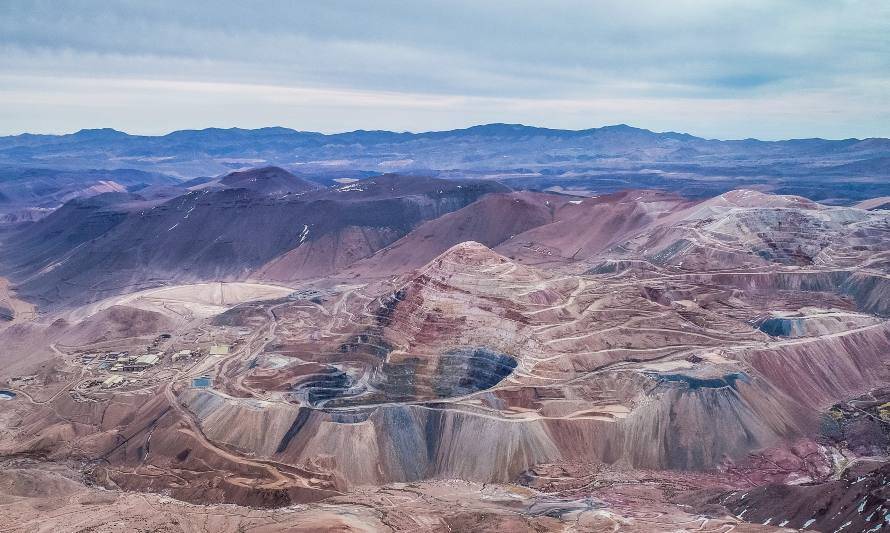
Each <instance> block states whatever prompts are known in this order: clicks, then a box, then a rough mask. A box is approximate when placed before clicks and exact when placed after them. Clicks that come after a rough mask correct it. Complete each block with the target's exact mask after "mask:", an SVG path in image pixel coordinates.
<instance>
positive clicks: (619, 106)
mask: <svg viewBox="0 0 890 533" xmlns="http://www.w3.org/2000/svg"><path fill="white" fill-rule="evenodd" d="M888 36H890V4H888V3H887V2H883V1H881V0H869V1H853V0H850V1H826V2H808V1H797V2H794V1H790V2H781V3H777V2H769V1H746V2H734V1H724V2H691V1H685V2H682V1H681V2H657V1H652V2H625V3H617V2H616V3H612V2H586V1H577V2H576V1H557V2H546V3H544V2H469V1H467V2H448V3H440V2H421V1H414V2H398V1H392V0H391V1H382V2H373V3H368V2H313V3H305V5H300V4H298V3H295V2H258V3H249V2H227V1H221V2H213V3H207V4H206V5H203V6H202V5H198V3H195V2H157V1H152V2H148V1H142V2H140V1H131V2H120V3H106V2H87V1H78V2H61V1H58V2H34V1H22V2H17V1H7V2H4V3H3V4H2V5H0V72H2V75H0V123H2V127H0V130H2V133H19V132H22V131H47V132H64V131H72V130H76V129H79V128H82V127H97V126H111V127H115V128H119V129H123V130H127V131H131V132H138V133H163V132H166V131H170V130H173V129H179V128H195V127H205V126H221V127H226V126H241V127H256V126H266V125H273V124H274V125H284V126H289V127H294V128H297V129H312V130H320V131H341V130H344V129H356V128H365V129H376V128H380V129H408V130H415V131H416V130H430V129H443V128H453V127H461V126H466V125H469V124H474V123H481V122H492V121H497V122H524V123H531V124H535V125H545V126H551V127H564V128H585V127H592V126H598V125H602V124H606V123H618V122H627V123H633V124H635V125H639V126H643V127H648V128H652V129H672V130H682V131H689V132H691V133H695V134H698V135H704V136H711V137H720V138H737V137H749V136H753V137H760V138H784V137H801V136H823V137H835V138H837V137H848V136H857V137H866V136H890V129H888V128H890V106H888V102H890V37H888Z"/></svg>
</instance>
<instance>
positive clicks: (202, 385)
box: [192, 376, 213, 389]
mask: <svg viewBox="0 0 890 533" xmlns="http://www.w3.org/2000/svg"><path fill="white" fill-rule="evenodd" d="M211 384H213V381H212V380H211V379H210V378H208V377H207V376H201V377H199V378H195V379H193V380H192V388H195V389H207V388H210V385H211Z"/></svg>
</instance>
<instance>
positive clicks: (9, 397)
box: [0, 390, 15, 400]
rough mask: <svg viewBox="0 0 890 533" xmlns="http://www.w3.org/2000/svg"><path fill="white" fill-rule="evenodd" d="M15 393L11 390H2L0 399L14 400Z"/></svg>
mask: <svg viewBox="0 0 890 533" xmlns="http://www.w3.org/2000/svg"><path fill="white" fill-rule="evenodd" d="M14 399H15V393H14V392H12V391H11V390H0V400H14Z"/></svg>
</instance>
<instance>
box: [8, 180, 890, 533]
mask: <svg viewBox="0 0 890 533" xmlns="http://www.w3.org/2000/svg"><path fill="white" fill-rule="evenodd" d="M278 170H280V169H278ZM282 172H283V174H282ZM243 174H244V173H238V175H237V176H235V177H236V178H238V179H237V180H233V179H232V178H231V177H227V178H224V179H222V180H220V181H219V183H217V184H215V185H213V186H212V187H210V188H207V186H206V184H201V185H200V186H199V187H197V188H196V189H195V190H191V191H184V192H183V194H182V195H181V196H177V197H174V198H172V199H168V200H163V201H159V200H156V199H147V198H144V197H142V198H133V197H114V196H111V197H107V199H103V200H101V201H98V200H76V201H72V202H71V203H69V204H66V205H65V206H64V207H62V208H60V209H58V210H56V211H54V212H53V213H51V214H49V215H48V216H46V217H45V218H43V219H41V220H39V221H36V222H29V223H28V224H25V225H24V226H22V227H14V228H11V229H8V230H7V231H6V232H5V233H4V234H3V248H2V250H3V253H4V254H5V258H4V259H3V260H2V261H0V263H2V265H3V269H4V270H3V273H4V274H5V275H6V276H7V277H6V278H4V279H3V280H2V283H0V313H2V314H0V347H2V348H0V363H2V364H0V461H2V469H0V509H2V512H0V529H2V530H4V531H118V530H127V531H200V530H203V531H285V530H286V531H322V530H324V531H327V530H331V531H511V532H512V531H639V532H649V531H686V530H695V531H711V532H729V531H735V532H754V531H779V530H798V529H811V530H818V531H845V532H852V531H869V532H878V531H887V528H890V503H888V497H890V488H888V476H890V462H888V454H890V367H888V364H890V321H888V318H887V317H888V315H890V211H883V210H880V209H872V210H866V209H864V208H860V207H840V206H828V205H823V204H819V203H816V202H812V201H810V200H807V199H805V198H802V197H797V196H782V195H774V194H766V193H763V192H758V191H754V190H734V191H730V192H726V193H724V194H721V195H719V196H715V197H713V198H708V199H703V200H702V199H697V200H690V199H688V198H685V197H682V196H679V195H676V194H673V193H667V192H661V191H650V190H632V191H624V192H619V193H614V194H607V195H600V196H593V197H580V196H568V195H565V194H558V193H553V192H532V191H510V190H507V189H506V188H504V187H502V186H499V185H497V184H495V183H494V182H474V181H463V182H462V181H445V180H433V179H420V178H410V177H400V176H385V177H382V178H369V179H367V180H364V181H356V182H351V183H349V184H348V185H345V186H342V185H341V186H335V187H333V188H328V189H325V188H322V187H315V186H313V187H309V186H305V184H304V183H300V184H299V185H300V186H299V187H298V189H299V191H298V192H296V193H294V194H291V193H288V192H283V191H282V190H281V187H285V188H287V186H288V185H289V183H288V182H287V178H294V179H295V177H294V176H292V175H290V174H289V173H286V172H284V171H281V172H278V171H277V170H276V171H274V172H272V171H269V170H268V169H263V170H262V172H260V173H258V174H257V176H254V177H253V178H250V176H248V178H249V179H248V178H245V177H244V176H243ZM269 176H272V177H274V179H275V180H277V181H275V185H276V187H277V188H275V189H274V191H273V192H267V191H263V190H250V189H246V188H244V183H250V184H256V183H264V182H263V180H264V179H272V178H269ZM282 180H283V181H282ZM232 181H234V182H236V183H235V184H234V185H232V184H228V185H227V183H228V182H232ZM282 183H283V184H282ZM290 185H292V183H291V184H290ZM214 187H215V188H214ZM319 209H325V210H326V211H324V213H325V214H324V218H322V217H321V216H320V215H318V212H319V211H318V210H319ZM245 221H246V222H245ZM248 223H249V224H251V225H249V226H246V225H245V224H248ZM168 228H169V229H168ZM138 231H143V232H145V233H144V234H141V235H138V236H137V232H138ZM126 242H129V243H130V245H129V246H124V245H123V244H122V243H126ZM239 243H244V245H243V246H246V247H247V248H244V250H247V251H244V252H243V255H238V257H236V258H235V259H234V260H233V258H232V256H231V255H230V254H229V252H228V250H231V249H234V248H233V247H235V246H239ZM239 253H241V252H239ZM128 254H133V256H132V257H130V256H129V255H128ZM177 263H179V264H181V265H182V266H183V268H182V269H181V270H175V269H173V268H172V266H171V265H174V264H177ZM140 265H141V266H140ZM109 269H111V270H113V271H114V273H113V274H108V275H106V273H107V272H109Z"/></svg>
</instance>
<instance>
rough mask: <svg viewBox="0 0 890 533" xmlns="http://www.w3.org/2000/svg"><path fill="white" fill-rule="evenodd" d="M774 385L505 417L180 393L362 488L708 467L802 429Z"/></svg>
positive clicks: (239, 437) (227, 440) (670, 388)
mask: <svg viewBox="0 0 890 533" xmlns="http://www.w3.org/2000/svg"><path fill="white" fill-rule="evenodd" d="M618 379H641V378H640V377H639V376H636V377H631V376H628V377H627V378H620V377H619V378H618ZM730 382H731V384H730ZM768 388H769V385H768V384H767V383H766V382H764V381H762V380H744V381H743V380H734V379H732V378H726V379H723V380H721V379H714V380H702V383H701V384H698V385H697V386H690V384H689V383H687V382H685V381H661V380H656V379H651V380H650V381H649V389H650V392H649V393H648V394H643V395H642V396H641V397H640V398H638V401H639V403H640V405H638V406H637V407H636V408H635V409H634V410H633V411H632V412H631V414H630V415H629V416H627V417H626V418H613V419H609V418H608V417H605V416H583V415H579V416H575V417H558V418H557V417H542V416H537V415H535V416H525V417H516V418H502V417H499V416H496V415H492V414H489V412H487V411H484V410H479V409H474V408H472V407H470V406H465V405H461V404H449V403H431V404H425V405H419V404H401V405H399V404H389V405H381V406H377V407H367V408H357V409H355V410H349V411H343V410H333V411H331V410H328V411H325V410H322V409H310V408H307V407H302V408H297V407H296V406H286V405H283V404H279V405H276V406H274V407H267V408H265V409H257V408H255V407H258V406H252V404H251V403H250V402H249V401H247V402H245V401H238V402H232V401H230V400H227V399H224V398H222V397H221V396H218V395H216V394H214V393H213V392H210V391H198V390H193V391H188V392H187V393H186V394H185V395H184V397H183V400H184V401H185V403H186V404H187V405H188V407H189V408H190V409H191V410H192V411H193V412H195V414H196V415H197V417H198V418H199V419H200V420H201V425H202V429H203V430H204V432H205V433H206V434H207V436H208V437H209V438H210V439H211V440H213V441H216V442H221V443H224V444H226V445H228V446H231V447H233V448H235V449H238V450H243V451H245V452H253V453H255V454H256V456H258V457H265V458H270V459H274V460H275V461H277V462H282V463H287V464H305V463H308V462H311V461H314V460H317V458H318V457H329V458H330V462H331V464H332V465H335V466H334V470H335V471H336V473H337V475H339V476H342V477H343V478H344V479H345V480H346V481H347V482H348V483H349V484H356V485H357V484H365V483H383V482H392V481H412V480H418V479H425V478H460V479H468V480H473V481H482V482H488V481H507V480H511V479H513V478H514V477H515V476H516V475H518V474H519V473H521V472H522V471H524V470H526V469H527V468H529V467H530V466H532V465H534V464H536V463H542V462H552V461H558V460H581V461H603V462H608V463H623V464H628V465H631V466H635V467H645V468H683V469H704V468H710V467H713V466H715V465H716V464H718V463H720V462H721V461H722V460H723V459H724V458H725V457H727V456H731V457H737V456H740V455H743V454H745V453H747V452H749V451H750V450H752V449H757V448H761V447H765V446H768V445H771V444H773V443H775V442H776V441H777V440H779V439H780V438H782V437H783V436H785V435H790V434H797V433H799V432H801V431H802V428H801V423H802V420H804V418H801V417H800V416H799V414H800V413H797V412H792V411H793V403H792V407H791V408H789V406H788V405H786V404H783V403H782V402H781V401H780V400H777V399H775V398H776V396H778V397H779V398H781V397H782V396H783V395H782V394H781V393H780V392H777V391H770V390H769V389H768ZM589 407H591V408H593V409H592V410H595V407H596V406H595V405H593V404H590V406H589ZM235 420H237V421H238V424H237V425H236V424H235V423H234V422H235ZM235 427H237V428H238V429H237V430H235V431H233V428H235Z"/></svg>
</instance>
